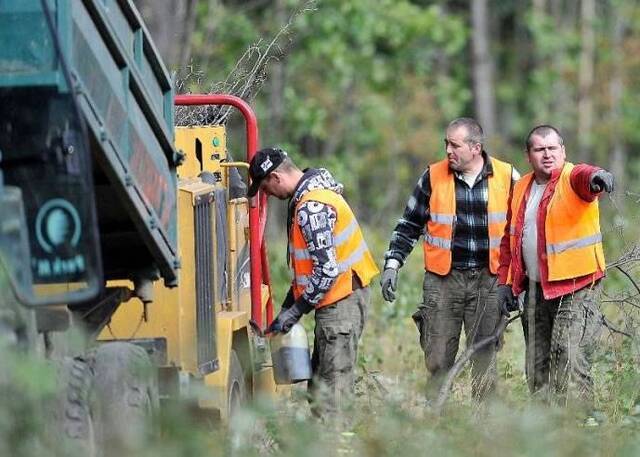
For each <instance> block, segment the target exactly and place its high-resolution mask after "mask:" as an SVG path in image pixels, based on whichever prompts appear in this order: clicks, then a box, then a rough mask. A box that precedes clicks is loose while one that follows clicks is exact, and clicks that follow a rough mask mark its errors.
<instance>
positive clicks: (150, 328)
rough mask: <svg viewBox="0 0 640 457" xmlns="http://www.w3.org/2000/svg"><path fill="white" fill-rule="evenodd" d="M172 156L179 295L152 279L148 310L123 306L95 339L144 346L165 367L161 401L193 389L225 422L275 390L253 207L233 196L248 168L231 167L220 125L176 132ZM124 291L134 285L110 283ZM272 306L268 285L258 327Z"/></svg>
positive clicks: (135, 303) (136, 302)
mask: <svg viewBox="0 0 640 457" xmlns="http://www.w3.org/2000/svg"><path fill="white" fill-rule="evenodd" d="M176 149H177V150H180V151H182V153H183V154H184V161H183V163H182V164H181V165H180V166H179V167H178V200H177V206H178V247H179V258H180V269H179V277H178V287H174V288H167V287H165V286H164V284H163V283H162V282H161V281H155V282H154V283H153V286H152V287H153V291H152V293H151V294H150V296H149V298H148V299H146V298H145V302H146V303H143V301H142V300H141V299H140V298H137V297H134V298H131V299H130V300H129V301H128V302H126V303H123V304H122V305H121V306H120V307H119V308H118V309H117V311H116V312H115V313H114V314H113V316H112V317H111V321H110V323H109V324H108V325H107V326H106V327H105V328H104V329H103V330H102V332H101V333H100V335H99V337H98V339H99V340H103V341H107V340H108V341H113V340H119V341H127V342H134V343H135V344H137V345H138V346H143V347H145V349H146V350H147V352H148V353H149V354H150V355H151V356H152V358H153V359H154V362H155V364H156V366H158V367H159V384H160V396H161V399H162V398H163V397H164V396H171V394H172V393H173V394H175V393H176V389H177V391H178V393H180V394H181V395H182V396H184V394H185V393H186V390H188V391H189V392H191V393H192V394H194V393H195V396H194V398H195V399H196V400H197V402H198V406H200V407H201V408H204V409H207V410H212V411H213V410H216V411H219V412H220V415H221V416H222V417H223V418H225V417H228V416H229V415H230V413H231V412H232V410H233V408H234V407H235V405H237V404H239V403H240V402H242V401H243V400H244V399H245V398H247V397H249V396H253V395H257V394H258V393H261V394H273V393H275V391H276V385H275V383H274V378H273V369H272V367H271V366H270V362H269V354H268V350H267V345H266V342H265V341H264V339H263V338H262V337H261V336H260V335H259V333H260V330H259V329H257V330H254V329H252V328H251V325H250V321H251V316H252V309H251V295H250V268H249V266H250V262H249V238H250V237H249V202H248V201H247V198H246V197H244V196H237V195H234V191H233V187H234V185H236V186H237V185H238V184H239V183H238V179H239V174H238V173H237V171H235V170H234V168H236V167H247V164H246V163H243V162H230V161H229V160H228V154H227V148H226V131H225V128H224V126H207V127H178V128H177V129H176ZM240 186H241V183H240ZM123 285H124V286H127V287H130V286H131V283H123V282H110V283H108V287H116V286H123ZM143 295H144V294H143ZM268 301H269V290H268V287H267V286H266V285H264V284H262V285H261V310H260V315H261V317H262V319H261V320H262V322H266V321H267V310H266V308H267V303H268Z"/></svg>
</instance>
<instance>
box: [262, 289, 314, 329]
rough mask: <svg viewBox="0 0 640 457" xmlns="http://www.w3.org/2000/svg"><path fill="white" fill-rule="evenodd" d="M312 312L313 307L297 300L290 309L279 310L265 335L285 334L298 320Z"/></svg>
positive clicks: (300, 299)
mask: <svg viewBox="0 0 640 457" xmlns="http://www.w3.org/2000/svg"><path fill="white" fill-rule="evenodd" d="M311 310H313V305H312V304H311V303H309V302H308V301H306V300H305V299H304V298H302V297H301V298H299V299H298V300H296V301H295V303H294V304H293V305H291V307H290V308H283V309H281V310H280V312H279V313H278V315H277V316H276V318H275V319H274V320H273V322H271V325H269V328H267V331H266V333H287V332H288V331H289V330H291V327H293V326H294V325H295V323H296V322H298V321H299V320H300V318H301V317H302V316H303V315H305V314H307V313H308V312H310V311H311Z"/></svg>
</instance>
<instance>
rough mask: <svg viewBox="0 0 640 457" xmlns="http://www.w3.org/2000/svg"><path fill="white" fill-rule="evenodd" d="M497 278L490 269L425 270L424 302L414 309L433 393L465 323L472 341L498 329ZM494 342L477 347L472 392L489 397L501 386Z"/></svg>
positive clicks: (429, 389) (429, 390)
mask: <svg viewBox="0 0 640 457" xmlns="http://www.w3.org/2000/svg"><path fill="white" fill-rule="evenodd" d="M496 286H497V281H496V277H495V276H494V275H492V274H491V273H490V272H489V270H488V269H487V268H478V269H468V270H451V272H450V273H449V274H448V275H446V276H440V275H437V274H433V273H430V272H426V273H425V277H424V284H423V293H424V301H423V304H422V305H421V306H420V307H419V308H418V311H416V312H415V313H414V314H413V319H414V321H415V323H416V325H417V326H418V331H419V332H420V346H421V347H422V350H423V351H424V359H425V364H426V366H427V370H428V371H429V373H430V374H431V377H430V379H429V380H428V382H427V396H428V397H429V398H435V396H436V395H437V393H438V391H439V389H440V386H441V385H442V382H443V381H444V378H445V376H446V374H447V372H448V371H449V369H450V368H451V367H452V366H453V364H454V362H455V358H456V354H457V353H458V346H459V342H460V332H461V330H462V326H463V325H464V330H465V335H466V340H467V346H469V345H471V344H473V343H474V342H476V341H478V340H481V339H483V338H485V337H487V336H489V335H491V334H493V332H494V331H495V329H496V327H497V325H498V322H499V320H500V311H499V310H498V303H497V297H496ZM495 352H496V348H495V346H494V345H490V346H489V347H487V348H485V349H483V350H480V351H478V352H476V354H475V355H474V356H473V358H472V359H471V362H472V392H473V396H474V397H475V398H477V399H482V398H484V397H485V396H486V395H487V394H489V393H490V392H492V391H493V390H494V388H495V381H496V366H495Z"/></svg>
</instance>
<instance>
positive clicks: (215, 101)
mask: <svg viewBox="0 0 640 457" xmlns="http://www.w3.org/2000/svg"><path fill="white" fill-rule="evenodd" d="M175 104H176V105H182V106H184V105H190V106H191V105H229V106H233V107H234V108H236V109H238V111H240V112H241V113H242V115H243V116H244V119H245V123H246V132H247V162H250V161H251V159H252V158H253V156H254V155H255V153H256V151H257V150H258V121H257V119H256V115H255V113H254V112H253V109H252V108H251V106H249V104H248V103H247V102H245V101H244V100H243V99H241V98H240V97H236V96H235V95H226V94H188V95H176V97H175ZM261 205H264V214H265V215H266V209H267V208H266V205H267V201H266V198H265V199H260V201H259V199H258V198H255V197H254V198H252V199H251V201H250V202H249V261H250V270H251V319H253V320H254V322H255V323H256V324H257V325H258V327H259V328H260V329H263V325H262V323H263V322H262V312H261V311H262V283H263V282H264V281H263V269H262V266H263V257H264V256H265V254H266V253H263V252H261V250H263V249H266V245H265V243H264V237H263V233H261V232H263V231H264V229H262V230H261V229H260V227H261V226H262V223H261V222H262V221H261V220H260V206H261ZM265 220H266V219H265ZM267 276H268V273H267ZM267 285H268V286H269V295H271V284H270V283H267ZM270 301H271V297H269V302H270ZM267 315H268V313H267Z"/></svg>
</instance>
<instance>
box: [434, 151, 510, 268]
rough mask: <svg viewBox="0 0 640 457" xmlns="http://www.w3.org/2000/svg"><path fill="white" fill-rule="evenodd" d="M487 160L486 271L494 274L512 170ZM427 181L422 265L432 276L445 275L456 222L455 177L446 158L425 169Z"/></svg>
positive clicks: (500, 162)
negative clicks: (427, 213)
mask: <svg viewBox="0 0 640 457" xmlns="http://www.w3.org/2000/svg"><path fill="white" fill-rule="evenodd" d="M490 160H491V166H492V167H493V174H492V175H491V176H489V177H488V192H489V196H488V202H487V219H488V220H487V223H488V234H489V270H490V271H491V273H493V274H496V273H497V272H498V265H499V263H500V262H499V259H500V240H501V238H502V235H503V234H504V228H505V226H506V225H507V208H508V204H509V191H510V188H511V177H512V174H513V167H512V166H511V164H508V163H506V162H503V161H501V160H498V159H494V158H493V157H491V158H490ZM429 180H430V183H431V197H430V199H429V220H428V221H427V224H426V232H425V236H424V245H423V250H424V266H425V269H426V270H428V271H430V272H432V273H436V274H439V275H446V274H448V273H449V272H450V271H451V259H452V252H451V250H452V246H453V234H454V227H455V220H456V189H455V178H454V175H453V172H452V171H451V170H450V169H449V162H448V161H447V160H446V159H445V160H441V161H440V162H436V163H435V164H433V165H431V166H430V167H429Z"/></svg>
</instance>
